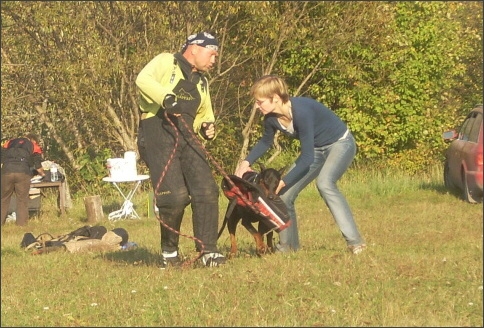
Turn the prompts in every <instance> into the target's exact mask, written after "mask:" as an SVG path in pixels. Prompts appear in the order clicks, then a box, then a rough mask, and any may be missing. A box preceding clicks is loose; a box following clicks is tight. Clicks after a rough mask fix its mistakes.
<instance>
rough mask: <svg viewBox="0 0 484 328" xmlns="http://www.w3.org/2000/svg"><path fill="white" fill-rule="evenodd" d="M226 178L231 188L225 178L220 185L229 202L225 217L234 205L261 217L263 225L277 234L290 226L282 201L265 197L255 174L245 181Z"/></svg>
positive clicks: (231, 176) (236, 178)
mask: <svg viewBox="0 0 484 328" xmlns="http://www.w3.org/2000/svg"><path fill="white" fill-rule="evenodd" d="M228 177H229V178H230V180H231V181H232V182H233V184H234V186H233V187H231V184H230V183H229V181H227V179H226V178H224V179H223V180H222V183H221V187H222V191H223V193H224V195H225V197H227V199H229V201H230V203H229V207H228V209H227V214H226V216H227V217H228V216H230V214H231V213H232V211H233V209H234V208H235V205H239V206H242V207H247V208H250V209H251V210H252V211H254V212H255V213H256V214H257V215H259V216H260V217H261V219H262V222H263V223H264V224H266V225H267V226H268V227H269V228H272V229H271V230H275V231H276V232H278V233H279V232H281V231H282V230H284V229H286V228H287V227H288V226H289V225H290V224H291V220H290V217H289V214H288V213H287V208H286V205H285V204H284V202H283V201H282V199H281V198H280V197H279V196H277V195H276V197H273V198H272V199H269V198H268V197H266V196H265V194H264V191H263V190H262V188H261V187H260V186H259V185H258V184H257V174H256V173H254V174H252V175H250V176H248V177H247V179H242V178H239V177H238V176H236V175H229V176H228ZM240 195H242V196H243V197H241V196H240ZM244 198H245V199H244Z"/></svg>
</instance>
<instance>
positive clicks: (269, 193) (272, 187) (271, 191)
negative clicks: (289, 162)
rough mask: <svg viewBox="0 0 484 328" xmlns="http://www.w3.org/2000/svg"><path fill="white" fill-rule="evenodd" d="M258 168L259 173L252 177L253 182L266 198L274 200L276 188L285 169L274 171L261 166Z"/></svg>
mask: <svg viewBox="0 0 484 328" xmlns="http://www.w3.org/2000/svg"><path fill="white" fill-rule="evenodd" d="M260 168H261V171H260V173H259V174H257V175H256V176H255V177H254V179H255V181H254V182H255V183H256V184H258V185H259V186H260V187H261V188H262V190H263V191H264V194H265V196H266V197H267V198H269V199H274V197H275V196H276V189H277V186H279V182H280V181H281V178H282V173H283V172H284V169H285V168H282V169H280V170H276V169H273V168H266V167H265V166H263V165H262V164H261V165H260Z"/></svg>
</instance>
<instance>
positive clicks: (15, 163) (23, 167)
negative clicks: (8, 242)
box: [1, 133, 45, 226]
mask: <svg viewBox="0 0 484 328" xmlns="http://www.w3.org/2000/svg"><path fill="white" fill-rule="evenodd" d="M38 143H39V138H38V136H37V135H35V134H31V133H29V134H27V135H26V136H25V137H20V138H15V139H11V140H8V141H7V142H5V144H4V145H3V146H2V157H1V159H2V180H1V181H2V186H1V189H2V226H3V225H4V224H5V221H6V220H7V211H8V208H9V205H10V198H11V197H12V194H13V193H14V192H15V195H16V197H17V209H16V224H17V225H19V226H23V225H26V224H27V220H28V218H29V208H28V206H29V191H30V179H31V178H32V176H33V170H36V171H37V173H38V174H39V175H41V176H42V177H44V176H45V172H44V170H43V168H42V164H41V163H42V149H41V148H40V146H39V144H38Z"/></svg>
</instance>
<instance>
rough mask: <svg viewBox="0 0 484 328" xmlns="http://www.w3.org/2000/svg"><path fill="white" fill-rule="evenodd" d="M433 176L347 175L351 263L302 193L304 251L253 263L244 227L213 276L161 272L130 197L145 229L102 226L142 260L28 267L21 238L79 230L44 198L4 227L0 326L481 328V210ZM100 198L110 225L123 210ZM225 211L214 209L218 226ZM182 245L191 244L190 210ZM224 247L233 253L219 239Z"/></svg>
mask: <svg viewBox="0 0 484 328" xmlns="http://www.w3.org/2000/svg"><path fill="white" fill-rule="evenodd" d="M441 176H442V175H441V172H440V171H439V170H436V171H435V172H431V173H429V174H428V176H427V175H421V176H419V177H417V178H416V177H409V176H404V175H399V174H395V173H382V172H378V173H377V172H371V171H370V172H368V171H365V170H359V171H356V170H351V171H349V172H348V173H347V175H346V176H345V177H344V178H343V180H342V181H341V183H340V188H341V190H342V191H343V192H344V193H345V194H346V195H347V198H348V201H349V203H350V205H351V207H352V209H353V212H354V215H355V218H356V221H357V224H358V226H359V228H360V230H361V233H362V234H363V236H364V237H365V239H366V241H367V244H368V249H367V250H366V251H365V252H364V253H362V254H360V255H358V256H353V255H352V254H350V253H349V252H348V251H347V250H346V245H345V243H344V240H343V238H342V236H341V234H340V233H339V231H338V229H337V226H336V225H335V223H334V221H333V219H332V217H331V215H330V213H329V211H328V210H327V208H326V207H325V205H324V202H323V201H322V200H321V198H320V197H319V195H318V193H317V190H316V188H315V186H314V185H310V186H309V187H308V188H306V189H305V190H304V191H303V192H302V193H301V195H300V197H299V199H298V200H297V202H296V208H297V213H298V224H299V229H300V239H301V244H302V247H303V248H302V250H301V251H299V252H297V253H291V254H274V255H268V256H265V257H263V258H259V257H257V256H256V255H255V248H254V242H253V240H252V237H251V236H250V235H249V233H248V232H247V231H245V229H244V228H243V227H242V226H239V227H238V231H237V232H238V233H237V237H238V245H239V250H240V254H239V256H238V257H236V258H234V259H231V260H230V261H229V263H228V264H227V265H226V266H224V267H222V268H210V269H208V268H202V267H199V266H194V267H189V268H183V269H174V268H170V269H167V270H160V269H159V268H158V266H157V262H158V260H159V253H160V246H159V239H160V237H159V224H158V222H157V221H156V219H154V218H147V199H148V193H147V192H146V191H143V192H140V193H138V194H137V195H136V196H135V204H136V206H137V207H136V209H137V211H138V213H139V214H140V215H141V216H142V219H141V220H123V221H117V222H109V221H107V219H105V220H104V221H103V222H101V223H102V224H103V225H105V226H106V227H107V228H108V229H112V228H114V227H123V228H125V229H126V230H127V231H128V232H129V234H130V240H131V241H134V242H136V243H137V244H138V245H139V247H138V248H137V249H134V250H130V251H120V252H110V253H86V254H70V253H64V252H55V253H49V254H44V255H35V256H34V255H31V254H30V253H29V252H25V251H24V250H22V249H21V248H20V247H19V243H20V240H21V239H22V235H23V233H24V232H26V231H30V232H33V233H34V234H35V235H36V234H39V233H41V232H46V231H47V232H50V233H52V234H64V233H66V232H70V231H72V230H74V229H76V228H78V227H80V226H82V225H84V224H86V222H85V220H86V218H85V215H86V214H85V210H84V205H83V200H82V199H74V200H73V201H74V208H73V209H71V210H70V211H69V213H68V214H67V215H66V217H57V215H56V214H55V207H54V205H53V199H54V197H44V199H43V204H42V209H43V211H42V213H41V215H40V216H39V217H36V218H33V219H32V220H31V221H30V222H29V226H28V227H27V228H21V227H17V226H15V225H14V224H11V223H8V224H6V225H5V226H4V227H2V239H1V245H2V246H1V254H2V258H1V266H2V281H1V282H2V283H1V288H2V290H1V291H2V293H1V298H2V307H1V325H2V327H4V326H35V327H40V326H72V327H73V326H379V327H387V326H428V327H430V326H452V327H454V326H482V325H483V306H482V299H483V290H482V288H483V287H482V286H483V280H482V278H483V277H482V271H483V252H482V244H483V214H482V204H478V205H472V204H468V203H465V202H463V201H462V200H460V199H459V198H458V197H456V196H455V195H453V194H449V193H447V192H446V191H445V189H444V187H443V185H442V182H441ZM47 196H49V195H47ZM102 198H103V205H104V209H105V212H106V214H107V212H109V210H111V209H115V206H116V201H119V195H116V194H115V193H113V194H110V195H102ZM226 204H227V201H226V199H225V198H224V196H223V195H222V196H221V198H220V208H221V210H220V222H221V221H222V217H223V214H224V212H225V206H226ZM182 233H184V234H187V235H191V233H192V229H191V216H190V211H189V210H188V211H187V213H186V216H185V219H184V222H183V225H182ZM276 239H277V235H276ZM219 246H220V248H221V250H222V251H223V252H224V253H226V252H228V250H229V247H230V242H229V238H228V233H227V232H226V231H225V232H224V233H223V234H222V236H221V238H220V240H219ZM180 247H181V251H182V253H183V254H184V255H186V256H188V257H189V258H193V257H195V256H196V253H195V252H194V251H193V241H192V240H190V239H188V238H183V237H181V242H180Z"/></svg>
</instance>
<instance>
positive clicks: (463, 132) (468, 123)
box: [459, 113, 474, 141]
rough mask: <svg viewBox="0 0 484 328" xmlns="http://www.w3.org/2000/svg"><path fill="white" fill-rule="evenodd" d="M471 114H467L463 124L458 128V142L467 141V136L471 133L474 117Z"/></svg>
mask: <svg viewBox="0 0 484 328" xmlns="http://www.w3.org/2000/svg"><path fill="white" fill-rule="evenodd" d="M471 114H472V113H471ZM471 114H469V115H468V116H467V117H466V119H465V121H464V123H463V124H462V127H461V128H460V132H459V139H460V140H464V141H467V140H469V134H470V132H471V128H472V123H473V122H474V117H473V116H472V115H471Z"/></svg>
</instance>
